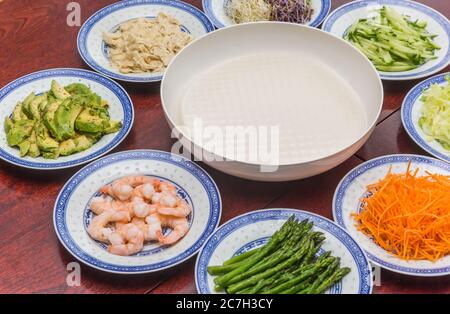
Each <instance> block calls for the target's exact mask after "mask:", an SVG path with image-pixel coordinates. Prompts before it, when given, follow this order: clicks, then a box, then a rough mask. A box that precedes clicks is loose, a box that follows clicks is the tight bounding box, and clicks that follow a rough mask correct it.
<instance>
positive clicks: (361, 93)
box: [161, 22, 383, 181]
mask: <svg viewBox="0 0 450 314" xmlns="http://www.w3.org/2000/svg"><path fill="white" fill-rule="evenodd" d="M278 49H280V51H281V50H282V51H289V52H293V53H296V54H297V53H298V54H299V57H300V56H301V55H303V54H308V55H313V56H314V57H315V58H318V60H320V62H321V63H323V64H325V66H326V67H328V68H331V69H332V70H333V71H334V72H335V73H337V74H338V76H339V77H340V78H341V79H343V80H344V81H345V83H346V84H349V85H350V86H352V87H353V90H354V92H355V93H356V94H357V97H359V99H360V102H361V103H362V106H363V108H364V110H365V112H366V117H367V119H366V120H367V127H366V128H365V129H364V131H362V132H361V134H355V136H354V138H355V139H356V140H355V141H354V142H353V143H351V144H350V145H346V146H345V147H341V148H340V149H337V150H336V151H333V152H331V153H329V154H327V155H326V156H324V157H320V158H316V159H312V160H307V161H301V162H288V163H284V164H283V162H280V164H278V165H277V167H276V168H277V170H276V171H267V168H263V166H264V165H261V164H259V163H252V162H248V161H245V160H239V159H230V158H228V156H226V158H225V159H226V161H221V159H223V157H224V156H221V155H220V154H219V153H217V152H211V151H208V149H205V148H204V147H203V146H202V145H199V143H198V142H196V141H195V142H194V141H193V140H192V137H191V136H190V134H189V132H186V128H184V127H183V122H182V114H183V113H182V110H183V108H182V103H183V97H185V94H186V91H187V90H188V88H189V86H190V85H189V83H190V82H191V81H192V80H195V79H196V77H198V76H199V75H201V74H202V73H205V71H208V70H210V69H211V68H213V67H215V66H218V65H220V64H221V63H223V62H224V61H227V60H230V59H233V58H240V57H243V56H251V55H253V54H257V53H260V52H267V51H277V50H278ZM235 60H236V59H235ZM300 72H301V71H300ZM234 75H239V71H238V72H237V73H235V74H234ZM280 75H283V73H280ZM291 75H292V74H291ZM295 75H296V74H295ZM298 75H302V73H298ZM234 77H236V76H234ZM234 77H233V76H231V77H230V76H229V79H230V80H231V79H233V78H234ZM327 88H329V86H326V85H325V86H323V92H324V93H326V92H327ZM261 90H262V93H265V92H269V93H270V89H267V88H266V89H261ZM241 92H242V91H241ZM210 94H211V97H214V91H210ZM232 94H233V91H232V90H230V95H232ZM321 94H322V90H320V91H319V92H318V94H317V97H321ZM161 99H162V106H163V109H164V113H165V116H166V119H167V121H168V123H169V125H170V126H171V127H172V128H173V130H174V132H173V134H175V135H176V136H177V137H178V138H179V139H181V143H182V144H183V146H184V148H185V149H187V150H188V151H190V152H191V153H192V154H193V155H194V156H195V157H196V158H197V159H199V160H203V161H204V162H205V163H207V164H209V165H210V166H212V167H213V168H216V169H218V170H220V171H223V172H225V173H228V174H231V175H234V176H238V177H242V178H247V179H252V180H258V181H289V180H296V179H302V178H307V177H311V176H314V175H317V174H320V173H322V172H325V171H327V170H329V169H331V168H334V167H336V166H337V165H339V164H340V163H342V162H344V161H345V160H346V159H348V158H349V157H350V156H352V155H353V154H354V153H355V152H356V151H357V150H358V149H359V148H360V147H361V146H362V145H363V144H364V143H365V142H366V141H367V139H368V138H369V136H370V135H371V133H372V131H373V129H374V127H375V125H376V122H377V120H378V117H379V115H380V112H381V108H382V104H383V87H382V84H381V80H380V77H379V75H378V73H377V71H376V69H375V68H374V66H373V65H372V63H371V62H370V61H369V60H368V59H367V58H366V57H365V56H364V55H363V54H362V53H360V52H359V51H358V50H357V49H355V48H354V47H353V46H351V45H350V44H349V43H347V42H345V41H344V40H342V39H340V38H337V37H335V36H333V35H330V34H328V33H325V32H323V31H320V30H317V29H314V28H310V27H307V26H302V25H297V24H288V23H278V22H259V23H249V24H241V25H234V26H230V27H227V28H223V29H220V30H217V31H215V32H213V33H210V34H208V35H206V36H204V37H202V38H200V39H198V40H196V41H194V42H193V43H191V44H190V45H189V46H187V47H186V48H184V49H183V50H182V51H181V52H180V53H179V54H178V55H177V56H176V57H175V58H174V59H173V61H172V62H171V64H170V65H169V67H168V68H167V71H166V74H165V77H164V79H163V82H162V85H161ZM231 99H232V97H230V101H232V100H231ZM336 105H338V103H337V102H336ZM277 106H279V108H280V110H283V103H282V102H280V103H278V104H277ZM205 109H207V108H205ZM255 113H256V111H255ZM209 114H211V113H209ZM213 114H214V113H213ZM294 114H301V112H294ZM217 119H220V117H217ZM280 123H283V122H281V121H280ZM324 128H326V125H324ZM290 145H295V140H294V139H293V140H292V143H290ZM284 153H285V152H284ZM269 169H271V168H269Z"/></svg>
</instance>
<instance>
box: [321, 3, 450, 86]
mask: <svg viewBox="0 0 450 314" xmlns="http://www.w3.org/2000/svg"><path fill="white" fill-rule="evenodd" d="M383 4H387V5H389V4H392V5H396V6H402V7H407V8H412V9H416V10H418V11H421V12H423V13H426V14H427V15H428V16H430V17H431V18H432V19H434V20H435V21H436V22H438V24H439V25H441V27H442V28H443V29H444V30H445V32H446V34H447V37H448V39H449V41H450V22H449V20H448V19H447V18H446V17H445V16H443V15H442V14H441V13H439V12H438V11H436V10H434V9H432V8H430V7H428V6H426V5H424V4H421V3H418V2H415V1H409V0H358V1H353V2H349V3H347V4H344V5H342V6H340V7H339V8H337V9H336V10H334V11H333V12H331V14H330V15H329V16H328V17H327V19H326V20H325V21H324V23H323V25H322V30H324V31H326V32H331V28H332V27H333V25H334V24H335V23H336V21H337V20H338V19H339V18H341V17H342V16H343V15H345V14H348V13H349V12H350V11H353V10H355V9H360V8H363V7H367V6H370V5H383ZM449 64H450V47H447V53H446V55H445V56H444V58H443V59H442V60H441V62H439V63H438V64H436V65H435V66H433V67H432V68H430V69H428V70H426V71H422V72H418V73H414V74H399V73H401V72H394V73H395V74H394V73H392V74H382V73H381V72H380V77H381V79H383V80H412V79H419V78H422V77H425V76H429V75H432V74H434V73H436V72H439V71H440V70H442V69H444V68H445V67H446V66H447V65H449ZM383 73H384V72H383Z"/></svg>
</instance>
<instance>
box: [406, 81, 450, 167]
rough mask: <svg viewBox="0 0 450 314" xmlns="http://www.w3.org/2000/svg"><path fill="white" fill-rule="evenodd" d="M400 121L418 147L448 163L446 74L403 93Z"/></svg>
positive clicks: (449, 129) (449, 102)
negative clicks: (404, 95)
mask: <svg viewBox="0 0 450 314" xmlns="http://www.w3.org/2000/svg"><path fill="white" fill-rule="evenodd" d="M402 122H403V126H404V127H405V129H406V131H407V132H408V134H409V135H410V136H411V138H412V139H413V140H414V141H415V142H416V143H417V144H418V145H419V146H420V147H422V148H423V149H424V150H426V151H427V152H428V153H430V154H431V155H433V156H435V157H437V158H439V159H442V160H444V161H447V162H450V73H444V74H440V75H437V76H434V77H431V78H429V79H427V80H425V81H423V82H421V83H419V84H418V85H417V86H415V87H414V88H413V89H412V90H411V91H410V92H409V93H408V94H407V95H406V97H405V100H404V101H403V105H402Z"/></svg>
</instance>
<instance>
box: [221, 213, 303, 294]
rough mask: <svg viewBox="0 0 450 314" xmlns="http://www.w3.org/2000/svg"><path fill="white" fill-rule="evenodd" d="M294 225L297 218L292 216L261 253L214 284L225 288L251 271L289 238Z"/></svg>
mask: <svg viewBox="0 0 450 314" xmlns="http://www.w3.org/2000/svg"><path fill="white" fill-rule="evenodd" d="M294 225H295V218H294V216H291V217H290V218H289V219H288V220H287V222H286V223H285V224H284V225H283V226H282V227H281V229H280V230H278V231H277V232H275V233H274V234H273V236H272V237H271V238H270V240H269V242H268V243H267V244H266V245H265V246H263V247H262V248H261V251H259V252H258V253H256V254H255V255H253V256H251V257H250V258H249V259H248V260H246V261H245V263H243V264H242V265H240V266H239V267H238V268H235V269H234V270H232V271H231V272H229V273H227V274H225V275H223V276H221V277H217V278H216V279H214V283H215V284H216V285H219V286H222V287H225V286H226V285H227V283H228V281H229V280H230V279H232V278H233V277H235V276H237V275H239V274H240V273H242V272H245V271H246V270H248V269H250V268H251V267H252V266H253V265H255V264H256V263H258V262H259V261H260V260H261V259H262V258H264V256H266V255H267V254H268V253H270V252H271V251H272V250H274V249H275V248H276V247H277V246H278V245H279V244H280V243H281V242H282V241H283V240H284V239H286V237H288V236H289V234H290V233H291V231H292V229H293V227H294ZM239 290H240V289H239Z"/></svg>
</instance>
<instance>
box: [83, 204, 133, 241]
mask: <svg viewBox="0 0 450 314" xmlns="http://www.w3.org/2000/svg"><path fill="white" fill-rule="evenodd" d="M129 221H130V214H129V213H127V212H124V211H122V212H116V211H105V212H103V213H101V214H100V215H98V216H95V217H94V219H92V221H91V223H90V224H89V226H88V230H87V231H88V233H89V235H90V236H91V237H92V238H94V239H95V240H98V241H101V242H105V243H108V241H109V240H108V237H109V235H110V234H111V233H112V232H113V231H112V230H111V228H108V227H107V225H108V224H109V223H111V222H129Z"/></svg>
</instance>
